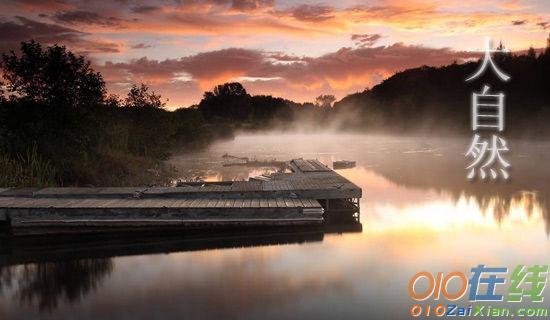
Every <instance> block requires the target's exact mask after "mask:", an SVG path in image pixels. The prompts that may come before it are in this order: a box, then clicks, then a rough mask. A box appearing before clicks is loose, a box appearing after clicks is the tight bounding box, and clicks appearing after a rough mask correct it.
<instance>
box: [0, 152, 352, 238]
mask: <svg viewBox="0 0 550 320" xmlns="http://www.w3.org/2000/svg"><path fill="white" fill-rule="evenodd" d="M290 166H291V169H292V172H290V173H275V174H272V175H270V176H269V177H263V178H262V179H261V180H254V179H250V181H225V182H191V183H185V184H180V185H179V186H178V187H130V188H112V187H109V188H43V189H35V188H26V189H25V188H22V189H2V190H0V223H3V224H4V225H5V228H6V229H8V230H9V232H10V233H11V234H13V235H25V234H44V233H46V234H50V233H73V232H79V233H80V232H102V231H105V230H107V231H112V230H134V229H140V228H141V229H143V228H146V229H148V228H212V227H239V226H246V227H250V226H303V225H315V224H322V223H323V221H324V220H325V217H326V212H328V211H338V212H339V211H345V210H349V211H350V212H351V214H352V215H356V216H357V215H358V212H359V205H358V203H359V201H358V199H359V198H360V197H361V188H359V187H358V186H356V185H355V184H353V183H352V182H350V181H349V180H347V179H345V178H344V177H342V176H340V175H339V174H337V173H336V172H334V171H332V170H331V169H329V168H328V167H326V166H325V165H324V164H322V163H321V162H319V161H317V160H302V159H295V160H292V161H291V162H290ZM331 207H332V208H331Z"/></svg>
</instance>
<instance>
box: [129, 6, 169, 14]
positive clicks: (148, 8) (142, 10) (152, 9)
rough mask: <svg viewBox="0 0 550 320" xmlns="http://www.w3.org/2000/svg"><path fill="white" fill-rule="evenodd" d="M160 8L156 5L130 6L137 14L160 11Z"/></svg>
mask: <svg viewBox="0 0 550 320" xmlns="http://www.w3.org/2000/svg"><path fill="white" fill-rule="evenodd" d="M161 9H162V8H161V7H158V6H137V7H133V8H132V12H134V13H139V14H151V13H155V12H157V11H160V10H161Z"/></svg>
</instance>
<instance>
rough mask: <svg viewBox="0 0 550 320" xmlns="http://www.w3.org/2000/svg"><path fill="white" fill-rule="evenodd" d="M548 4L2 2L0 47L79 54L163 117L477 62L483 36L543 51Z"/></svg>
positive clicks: (501, 0) (435, 0) (307, 95)
mask: <svg viewBox="0 0 550 320" xmlns="http://www.w3.org/2000/svg"><path fill="white" fill-rule="evenodd" d="M548 33H550V1H548V0H475V1H470V0H426V1H415V0H369V1H353V0H340V1H324V2H323V1H308V0H303V1H290V0H232V1H231V0H204V1H201V0H194V1H193V0H180V1H178V0H165V1H131V0H118V1H115V0H113V1H107V0H101V1H69V0H67V1H65V0H23V1H10V0H2V2H1V3H0V50H1V51H6V50H9V49H14V48H17V47H18V43H19V42H20V41H25V40H29V39H35V40H37V41H40V42H42V43H43V44H52V43H59V44H63V45H66V46H67V47H69V48H70V49H71V50H73V51H75V52H78V53H81V54H84V55H86V56H87V57H88V58H89V59H90V60H91V61H92V63H93V66H94V68H95V69H96V70H98V71H100V72H101V73H102V74H103V76H104V78H105V80H106V82H107V84H108V88H109V89H110V90H111V91H112V92H114V93H117V94H120V95H124V94H125V93H126V92H127V90H128V88H129V86H130V85H131V84H132V83H135V82H137V83H139V82H144V83H147V84H148V85H150V86H151V87H152V88H153V89H154V90H155V91H157V92H158V93H160V94H162V96H163V97H164V98H167V99H168V101H167V105H168V107H169V108H172V109H173V108H176V107H181V106H189V105H191V104H194V103H198V102H199V101H200V98H201V96H202V93H203V92H204V91H205V90H210V89H211V88H212V87H213V86H214V85H216V84H221V83H224V82H227V81H240V82H241V83H243V85H244V86H245V87H246V89H247V90H248V91H249V92H250V93H253V94H271V95H275V96H282V97H285V98H289V99H293V100H295V101H300V102H302V101H313V100H314V99H315V97H316V96H318V95H319V94H321V93H323V94H334V95H336V97H337V98H339V99H340V98H342V97H344V96H345V95H346V94H349V93H353V92H356V91H361V90H363V89H364V88H366V87H371V86H373V85H375V84H377V83H379V82H380V81H381V80H383V79H384V78H386V77H388V76H390V75H392V74H393V73H395V72H396V71H400V70H403V69H406V68H410V67H415V66H420V65H424V64H426V65H434V66H438V65H442V64H447V63H451V62H453V61H454V60H458V61H461V60H464V59H468V58H471V57H472V56H477V55H475V54H473V53H471V51H476V50H480V49H481V48H482V46H483V38H484V37H485V36H489V37H491V38H493V39H495V40H497V41H498V40H502V41H503V42H504V44H505V45H506V46H507V47H508V48H509V49H512V50H523V49H526V48H528V47H529V46H534V47H536V48H540V47H544V46H545V42H546V38H547V37H548Z"/></svg>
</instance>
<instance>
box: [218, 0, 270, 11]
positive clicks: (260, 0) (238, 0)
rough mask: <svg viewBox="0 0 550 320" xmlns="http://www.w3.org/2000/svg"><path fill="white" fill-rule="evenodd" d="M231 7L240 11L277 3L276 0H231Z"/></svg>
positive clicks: (267, 6)
mask: <svg viewBox="0 0 550 320" xmlns="http://www.w3.org/2000/svg"><path fill="white" fill-rule="evenodd" d="M227 2H229V3H230V5H231V8H232V9H235V10H240V11H250V10H257V9H262V8H269V7H272V6H273V5H274V4H275V0H230V1H227Z"/></svg>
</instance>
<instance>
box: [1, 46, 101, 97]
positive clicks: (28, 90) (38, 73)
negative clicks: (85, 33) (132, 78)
mask: <svg viewBox="0 0 550 320" xmlns="http://www.w3.org/2000/svg"><path fill="white" fill-rule="evenodd" d="M20 51H21V53H20V55H19V56H18V55H17V54H16V53H15V52H14V51H13V50H12V51H10V53H8V54H2V61H1V66H2V68H3V73H4V79H5V80H6V82H7V83H6V89H7V91H8V92H10V93H13V94H15V95H16V96H18V97H19V98H23V99H26V100H29V101H32V102H39V103H44V104H47V105H50V106H55V107H65V106H66V107H83V106H93V105H99V104H102V103H103V100H104V97H105V93H106V89H105V82H104V81H103V78H102V77H101V74H99V73H97V72H95V71H94V70H93V69H91V68H90V62H89V61H86V60H85V59H84V57H83V56H76V55H75V54H73V53H72V52H70V51H67V49H66V48H65V47H64V46H58V45H53V46H50V47H47V48H46V49H43V48H42V46H41V45H40V44H39V43H37V42H34V41H30V42H22V43H21V48H20Z"/></svg>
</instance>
